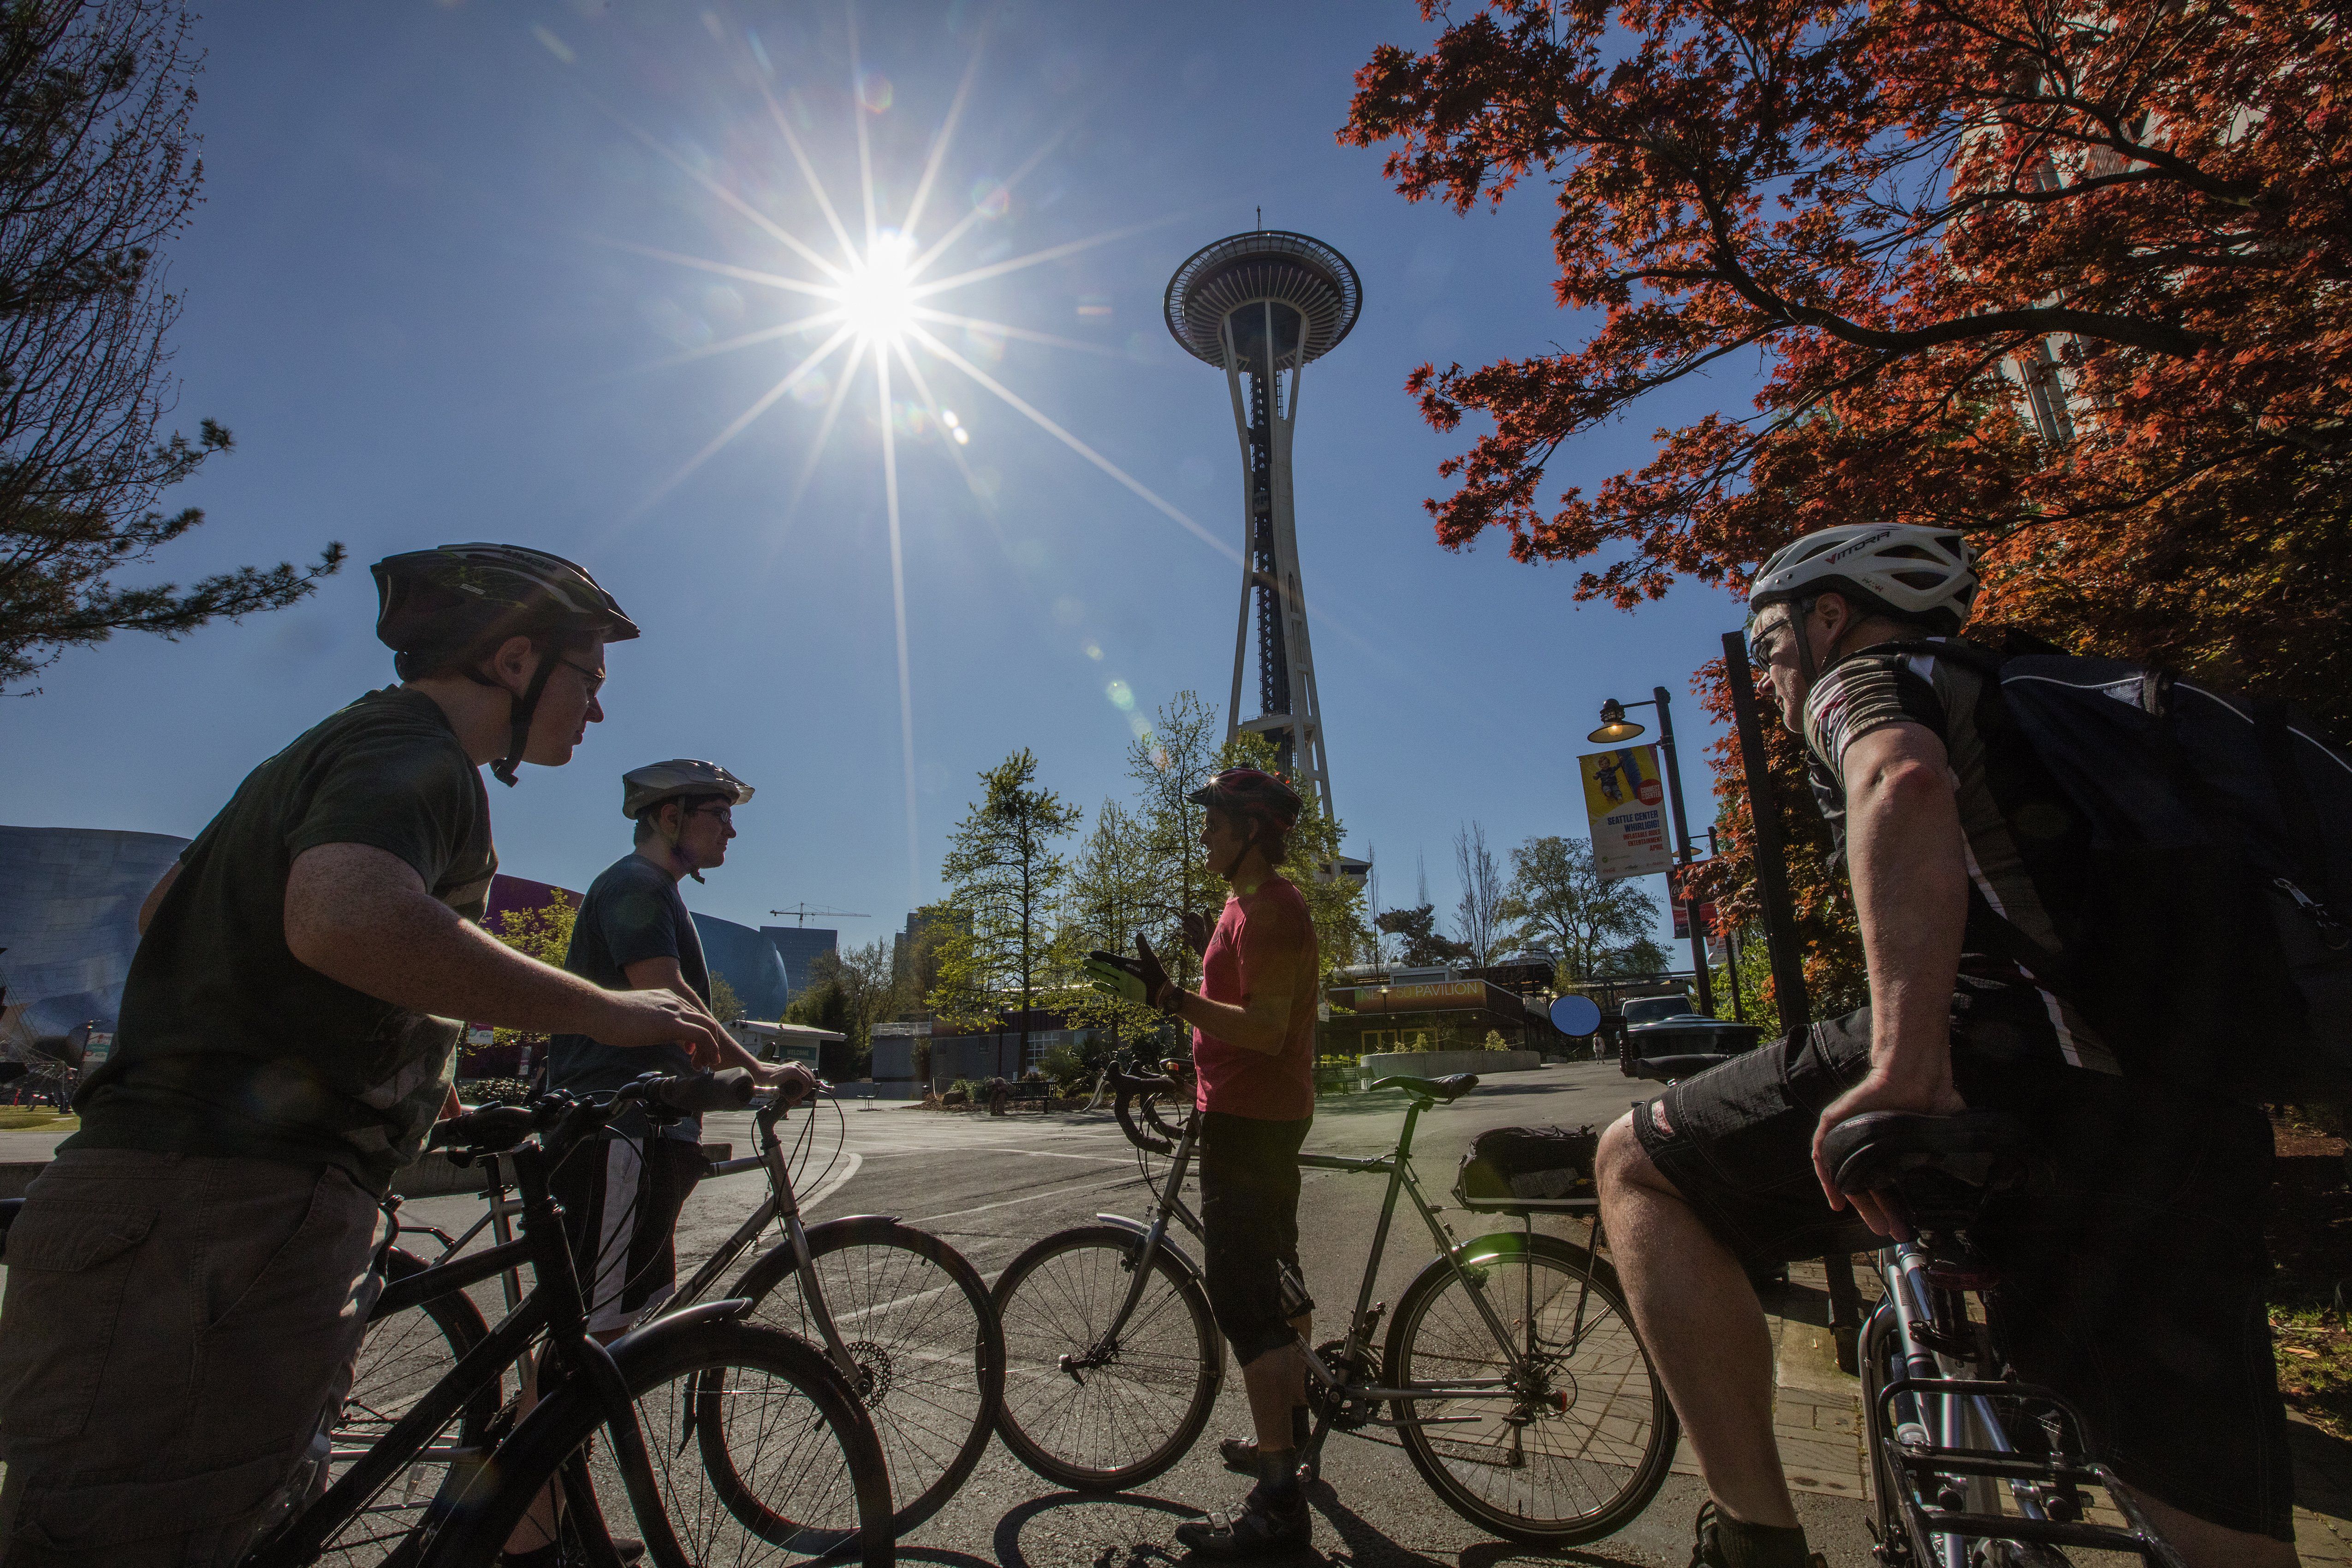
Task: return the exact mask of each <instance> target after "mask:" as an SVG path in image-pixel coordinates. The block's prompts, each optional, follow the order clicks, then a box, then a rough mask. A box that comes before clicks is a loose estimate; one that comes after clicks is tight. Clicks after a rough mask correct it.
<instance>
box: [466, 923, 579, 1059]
mask: <svg viewBox="0 0 2352 1568" xmlns="http://www.w3.org/2000/svg"><path fill="white" fill-rule="evenodd" d="M579 918H580V906H579V905H578V904H576V903H573V902H572V896H571V895H570V894H568V893H566V892H565V891H564V890H563V889H561V888H558V889H555V897H554V898H553V899H551V900H549V901H548V902H546V903H543V904H541V905H540V906H539V907H538V908H537V909H531V910H500V911H499V913H498V914H496V915H495V916H493V917H491V918H490V919H489V920H488V921H485V922H484V923H485V924H486V925H487V926H488V928H489V932H490V934H491V935H492V936H494V937H496V938H498V939H499V941H500V942H504V943H506V944H507V945H508V946H509V947H510V948H513V949H514V950H515V951H516V952H520V953H524V954H527V955H528V956H530V957H532V958H535V959H537V960H539V961H540V962H541V963H551V964H553V965H554V966H555V967H556V968H558V969H561V968H562V967H563V960H564V957H565V955H566V954H568V953H570V952H571V951H572V922H573V921H577V920H578V919H579ZM490 1043H491V1044H492V1045H494V1046H521V1047H525V1048H526V1049H529V1048H533V1047H540V1046H544V1045H545V1044H547V1037H546V1036H545V1035H541V1034H532V1033H529V1032H527V1031H524V1030H520V1029H504V1028H501V1029H495V1030H493V1031H491V1035H490Z"/></svg>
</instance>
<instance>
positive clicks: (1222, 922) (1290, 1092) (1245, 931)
mask: <svg viewBox="0 0 2352 1568" xmlns="http://www.w3.org/2000/svg"><path fill="white" fill-rule="evenodd" d="M1320 973H1322V964H1321V963H1320V961H1319V960H1318V956H1317V953H1316V949H1315V922H1314V921H1312V920H1310V919H1309V918H1308V916H1307V900H1306V899H1305V897H1304V896H1302V895H1301V894H1300V892H1299V891H1298V889H1297V888H1296V887H1294V886H1292V885H1291V884H1290V883H1289V882H1287V881H1286V880H1285V879H1282V878H1280V877H1272V878H1268V879H1266V881H1265V883H1263V884H1262V885H1260V886H1259V887H1258V888H1257V889H1255V890H1254V891H1252V892H1249V893H1246V894H1244V893H1235V894H1234V895H1233V896H1232V897H1231V898H1228V899H1227V900H1225V908H1224V912H1223V914H1221V915H1219V916H1218V917H1217V929H1216V932H1215V934H1213V936H1211V937H1210V938H1209V949H1208V951H1207V952H1204V953H1203V954H1202V956H1201V994H1202V996H1204V997H1206V998H1207V999H1208V1000H1210V1001H1212V1002H1223V1003H1225V1004H1227V1005H1232V1006H1240V1005H1243V1004H1244V1003H1245V1002H1246V1001H1247V1000H1248V999H1249V996H1250V994H1252V993H1253V992H1258V993H1264V994H1281V993H1287V994H1288V995H1289V997H1290V1020H1289V1027H1288V1028H1287V1029H1286V1031H1285V1033H1284V1036H1283V1045H1282V1049H1281V1051H1280V1052H1279V1053H1278V1054H1275V1055H1268V1054H1267V1053H1265V1052H1264V1051H1251V1050H1244V1049H1243V1048H1242V1047H1239V1046H1236V1045H1233V1044H1231V1043H1229V1042H1227V1041H1224V1040H1221V1039H1219V1038H1217V1037H1216V1036H1214V1035H1212V1034H1210V1033H1208V1032H1207V1031H1206V1030H1204V1029H1195V1030H1193V1031H1192V1061H1193V1065H1194V1066H1196V1067H1197V1068H1199V1069H1200V1090H1199V1101H1200V1108H1201V1109H1202V1110H1218V1111H1223V1112H1225V1113H1227V1114H1229V1115H1233V1116H1246V1117H1251V1118H1253V1119H1255V1120H1256V1121H1297V1120H1298V1119H1299V1118H1301V1117H1307V1116H1312V1115H1314V1114H1315V1015H1316V1000H1317V984H1316V983H1317V977H1318V975H1319V974H1320Z"/></svg>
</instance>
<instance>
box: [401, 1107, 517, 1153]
mask: <svg viewBox="0 0 2352 1568" xmlns="http://www.w3.org/2000/svg"><path fill="white" fill-rule="evenodd" d="M538 1125H539V1113H538V1112H536V1111H534V1110H531V1108H530V1106H528V1105H485V1106H483V1107H482V1108H481V1109H480V1110H467V1111H462V1112H460V1113H459V1114H457V1115H456V1116H452V1117H448V1118H446V1119H445V1120H443V1121H436V1122H435V1123H434V1124H433V1131H430V1132H428V1133H427V1134H425V1147H426V1148H427V1149H471V1150H475V1151H478V1152H497V1151H500V1150H506V1149H511V1148H513V1147H514V1146H515V1145H516V1144H518V1143H520V1142H522V1141H523V1140H524V1139H526V1138H528V1137H530V1134H531V1130H532V1129H533V1128H534V1127H536V1126H538Z"/></svg>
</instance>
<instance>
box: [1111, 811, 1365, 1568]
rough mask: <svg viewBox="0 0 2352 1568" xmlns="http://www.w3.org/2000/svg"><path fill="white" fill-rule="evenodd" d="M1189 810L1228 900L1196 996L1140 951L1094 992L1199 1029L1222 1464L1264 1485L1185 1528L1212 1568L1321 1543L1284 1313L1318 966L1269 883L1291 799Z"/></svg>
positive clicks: (1311, 1086) (1288, 906)
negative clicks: (1224, 1392) (1226, 1398)
mask: <svg viewBox="0 0 2352 1568" xmlns="http://www.w3.org/2000/svg"><path fill="white" fill-rule="evenodd" d="M1192 799H1193V801H1194V802H1196V803H1197V804H1199V805H1203V806H1205V807H1207V808H1208V809H1207V811H1206V814H1205V816H1206V822H1205V825H1204V826H1202V830H1201V845H1202V848H1204V849H1206V850H1207V851H1208V858H1209V866H1210V868H1211V869H1213V870H1214V871H1215V872H1216V873H1217V875H1219V876H1220V877H1222V878H1223V879H1224V880H1225V883H1226V886H1227V887H1228V888H1230V889H1232V893H1231V896H1230V897H1228V898H1227V899H1226V900H1225V907H1224V911H1223V913H1222V914H1221V915H1219V916H1218V918H1217V924H1216V929H1215V931H1214V932H1213V934H1212V935H1211V936H1210V937H1209V940H1208V944H1207V947H1206V949H1205V950H1204V951H1203V952H1202V958H1201V989H1200V991H1199V993H1198V994H1194V993H1192V992H1190V991H1186V990H1184V989H1183V988H1182V987H1181V986H1179V985H1177V984H1175V983H1174V982H1172V981H1171V980H1170V979H1169V978H1168V973H1167V971H1166V970H1165V969H1163V968H1162V967H1161V966H1160V961H1159V959H1158V958H1157V957H1155V956H1154V955H1153V953H1152V952H1151V948H1150V943H1148V942H1142V941H1141V940H1140V939H1138V942H1137V946H1138V949H1139V952H1140V955H1141V961H1140V963H1134V964H1133V967H1132V969H1128V968H1126V966H1124V965H1122V966H1121V968H1120V970H1118V971H1113V970H1108V969H1105V970H1103V971H1101V972H1099V974H1098V977H1099V978H1102V979H1104V980H1106V981H1113V982H1114V984H1116V981H1115V980H1114V976H1116V975H1118V974H1120V973H1125V974H1127V975H1129V976H1130V977H1131V978H1129V980H1128V981H1127V984H1124V985H1120V986H1119V987H1118V988H1119V989H1121V990H1122V992H1124V993H1125V994H1129V995H1131V996H1132V997H1133V998H1134V999H1135V1000H1138V1001H1142V1000H1147V999H1148V1000H1149V1001H1150V1003H1151V1004H1152V1005H1156V1006H1158V1007H1159V1008H1160V1011H1162V1012H1164V1013H1173V1014H1175V1015H1177V1016H1180V1017H1181V1018H1182V1019H1183V1020H1184V1021H1185V1022H1186V1023H1188V1024H1191V1025H1192V1026H1193V1029H1192V1062H1193V1065H1194V1067H1195V1068H1198V1069H1199V1074H1200V1089H1199V1104H1200V1108H1201V1110H1202V1112H1203V1115H1202V1138H1201V1164H1200V1173H1201V1222H1202V1227H1203V1229H1204V1230H1205V1231H1206V1233H1207V1236H1206V1243H1207V1245H1206V1251H1207V1255H1208V1257H1207V1261H1208V1287H1209V1303H1210V1305H1211V1306H1212V1307H1213V1309H1214V1310H1215V1311H1216V1315H1217V1326H1218V1328H1220V1329H1221V1330H1223V1332H1224V1336H1225V1339H1226V1340H1227V1342H1230V1343H1231V1344H1232V1345H1233V1347H1234V1361H1235V1362H1236V1363H1239V1364H1240V1366H1241V1369H1242V1381H1243V1382H1244V1384H1246V1385H1247V1387H1248V1390H1249V1403H1250V1416H1251V1420H1252V1423H1253V1424H1254V1425H1255V1426H1256V1428H1257V1438H1256V1441H1255V1442H1246V1441H1243V1440H1239V1439H1233V1438H1228V1439H1227V1440H1226V1441H1225V1443H1224V1445H1223V1451H1224V1454H1225V1458H1226V1462H1227V1463H1228V1464H1231V1465H1233V1466H1234V1468H1239V1469H1243V1470H1244V1471H1255V1474H1256V1475H1257V1478H1258V1482H1257V1485H1256V1486H1255V1488H1253V1489H1251V1491H1250V1494H1249V1496H1248V1498H1247V1499H1245V1500H1244V1502H1243V1504H1242V1508H1241V1510H1240V1511H1239V1512H1238V1513H1236V1514H1234V1515H1233V1516H1231V1517H1230V1518H1228V1519H1225V1520H1223V1521H1220V1520H1217V1519H1214V1518H1212V1519H1210V1520H1206V1521H1190V1522H1187V1523H1184V1524H1181V1525H1179V1526H1177V1529H1176V1538H1177V1539H1178V1540H1179V1541H1181V1542H1183V1543H1184V1544H1185V1545H1186V1546H1189V1547H1191V1548H1192V1549H1193V1550H1194V1551H1196V1552H1202V1554H1204V1555H1208V1556H1215V1557H1248V1556H1256V1555H1258V1554H1260V1553H1264V1552H1289V1551H1294V1550H1297V1548H1300V1547H1303V1546H1306V1545H1307V1544H1309V1543H1310V1542H1311V1541H1312V1539H1313V1516H1312V1515H1311V1514H1310V1513H1309V1512H1308V1511H1307V1498H1306V1495H1305V1494H1304V1492H1303V1491H1301V1489H1300V1488H1299V1477H1298V1449H1299V1447H1300V1445H1301V1444H1302V1443H1304V1442H1305V1440H1306V1438H1307V1373H1306V1363H1305V1362H1304V1360H1302V1359H1301V1357H1300V1355H1299V1353H1298V1335H1299V1333H1300V1332H1301V1331H1302V1329H1303V1325H1304V1324H1305V1322H1306V1321H1307V1320H1306V1309H1307V1306H1309V1305H1311V1303H1305V1302H1304V1297H1303V1293H1302V1296H1301V1299H1300V1300H1298V1301H1294V1302H1291V1303H1287V1304H1286V1303H1285V1301H1284V1300H1283V1294H1284V1292H1283V1286H1282V1269H1283V1267H1284V1266H1285V1265H1287V1266H1288V1267H1289V1268H1290V1269H1291V1270H1292V1272H1293V1274H1294V1275H1296V1273H1297V1269H1298V1164H1297V1160H1298V1146H1299V1143H1300V1142H1302V1141H1303V1140H1304V1139H1305V1138H1306V1136H1307V1126H1308V1125H1309V1123H1311V1122H1312V1121H1314V1119H1315V1022H1316V993H1317V983H1318V977H1319V975H1320V973H1321V964H1320V963H1319V962H1318V956H1317V953H1316V948H1315V926H1314V922H1313V921H1310V920H1309V919H1308V918H1307V900H1306V899H1305V898H1304V897H1302V896H1301V895H1300V893H1299V891H1298V889H1297V887H1296V886H1294V885H1293V884H1292V883H1290V882H1289V881H1287V880H1286V879H1283V878H1282V877H1279V876H1277V875H1276V874H1275V869H1274V868H1275V867H1276V866H1278V865H1280V864H1281V863H1282V861H1283V859H1284V858H1285V856H1286V853H1287V848H1288V847H1287V845H1286V841H1285V839H1286V835H1287V834H1288V833H1289V831H1290V829H1291V828H1292V827H1294V826H1297V822H1298V810H1299V802H1298V796H1297V795H1295V794H1294V793H1292V791H1291V788H1290V786H1289V785H1288V784H1284V783H1283V782H1282V781H1281V780H1280V779H1278V778H1276V777H1275V776H1274V775H1273V774H1271V773H1260V772H1258V771H1257V770H1256V769H1255V768H1232V769H1228V770H1227V771H1225V772H1224V773H1219V774H1218V775H1217V776H1216V778H1215V779H1214V780H1213V781H1212V782H1211V783H1210V784H1209V785H1208V786H1207V787H1206V788H1204V789H1202V790H1199V791H1196V792H1195V793H1194V794H1193V795H1192ZM1196 940H1197V939H1196ZM1103 956H1105V957H1108V954H1106V955H1103ZM1129 986H1132V989H1131V990H1129V989H1128V987H1129Z"/></svg>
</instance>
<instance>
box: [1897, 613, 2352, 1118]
mask: <svg viewBox="0 0 2352 1568" xmlns="http://www.w3.org/2000/svg"><path fill="white" fill-rule="evenodd" d="M1893 648H1895V649H1900V650H1902V651H1905V652H1909V653H1917V654H1925V655H1927V656H1928V657H1930V658H1948V659H1952V660H1954V661H1955V662H1958V663H1959V664H1962V665H1965V666H1967V667H1969V668H1972V669H1975V670H1977V671H1978V672H1979V673H1980V674H1982V675H1984V676H1985V677H1986V678H1987V679H1986V680H1985V684H1984V696H1983V699H1982V700H1981V701H1980V702H1979V707H1978V710H1977V714H1976V719H1977V723H1978V728H1979V731H1980V732H1981V733H1982V734H1983V735H1984V737H1985V740H1986V744H1987V747H1988V752H1989V757H1988V775H1989V778H1990V784H1991V786H1992V790H1993V795H1994V797H1995V799H1996V800H1997V801H1998V803H1999V805H2000V810H2001V814H2002V817H2003V819H2004V821H2005V822H2006V823H2007V824H2008V826H2009V828H2010V832H2011V836H2012V837H2014V838H2015V840H2016V842H2017V845H2018V848H2019V850H2020V852H2021V854H2022V856H2023V857H2024V859H2025V862H2026V868H2027V871H2028V873H2029V874H2030V875H2031V876H2032V879H2033V881H2034V883H2035V889H2036V891H2037V892H2038V893H2040V894H2041V895H2042V901H2043V903H2044V904H2045V906H2046V907H2048V908H2049V909H2050V910H2051V911H2052V914H2053V918H2054V919H2055V920H2056V921H2057V923H2058V929H2059V932H2060V938H2061V940H2060V945H2059V948H2058V949H2057V950H2056V951H2053V950H2051V949H2050V948H2048V947H2046V946H2044V945H2043V944H2042V943H2040V942H2035V941H2034V940H2033V939H2032V937H2030V936H2028V935H2027V934H2026V933H2025V932H2024V931H2020V930H2018V928H2016V927H2015V926H2013V925H2011V924H2009V922H2008V921H2004V920H2001V919H2000V916H1999V915H1998V914H1997V913H1996V912H1994V911H1993V910H1991V909H1990V907H1989V906H1988V905H1987V904H1986V903H1985V901H1984V899H1983V896H1982V894H1981V893H1979V892H1977V891H1975V890H1974V889H1972V890H1971V893H1970V900H1971V905H1972V910H1973V912H1974V913H1975V914H1976V915H1977V917H1978V921H1979V929H1990V930H1993V931H2000V932H2001V933H2003V940H2004V941H2005V942H2006V944H2007V951H2006V952H2003V953H2001V954H2000V956H2003V957H2006V958H2009V959H2011V960H2012V961H2013V962H2015V963H2019V964H2021V965H2022V966H2023V967H2024V968H2025V969H2026V970H2027V971H2028V972H2029V973H2032V975H2033V976H2034V978H2035V979H2036V980H2038V981H2040V982H2041V983H2042V984H2044V985H2046V986H2047V987H2048V988H2049V989H2050V990H2052V991H2053V992H2055V993H2056V994H2059V995H2061V996H2063V997H2064V998H2065V999H2066V1000H2067V1001H2069V1002H2071V1003H2072V1004H2074V1006H2075V1007H2077V1008H2078V1009H2079V1010H2080V1011H2081V1012H2082V1014H2083V1015H2084V1017H2085V1018H2086V1019H2087V1020H2088V1021H2089V1022H2090V1023H2091V1025H2092V1026H2094V1027H2095V1028H2096V1029H2097V1030H2098V1031H2099V1032H2100V1034H2101V1035H2102V1036H2103V1037H2105V1040H2106V1043H2107V1045H2108V1046H2109V1047H2110V1048H2111V1049H2113V1050H2114V1051H2115V1053H2116V1058H2117V1059H2118V1060H2119V1061H2120V1062H2121V1063H2122V1064H2123V1066H2124V1068H2125V1070H2126V1072H2127V1073H2148V1074H2153V1075H2155V1076H2158V1077H2161V1078H2164V1079H2168V1080H2170V1081H2173V1082H2176V1083H2179V1084H2182V1085H2185V1086H2189V1087H2194V1088H2199V1089H2210V1090H2214V1091H2217V1092H2224V1093H2230V1094H2235V1095H2252V1096H2263V1097H2271V1096H2278V1095H2284V1094H2294V1093H2307V1092H2311V1091H2314V1090H2317V1091H2320V1092H2340V1091H2342V1090H2343V1089H2346V1088H2347V1086H2352V759H2348V758H2347V755H2346V753H2345V752H2344V751H2343V750H2342V749H2341V748H2339V747H2337V746H2336V745H2335V744H2334V743H2332V742H2329V741H2328V740H2326V739H2325V738H2323V737H2322V736H2321V735H2320V733H2319V731H2318V730H2317V728H2316V726H2315V725H2314V724H2313V723H2312V722H2311V721H2310V720H2309V719H2307V718H2306V717H2305V716H2304V715H2303V714H2301V713H2300V712H2298V711H2297V710H2294V709H2293V708H2291V707H2289V706H2287V705H2286V704H2284V703H2281V702H2275V701H2267V700H2258V699H2252V698H2245V697H2240V696H2235V695H2229V694H2224V693H2221V692H2217V691H2212V690H2209V689H2206V688H2204V687H2201V686H2197V685H2193V684H2191V683H2190V682H2189V681H2187V680H2184V679H2180V678H2179V677H2178V676H2175V675H2172V674H2170V673H2168V672H2166V671H2163V670H2158V669H2151V668H2147V666H2144V665H2137V664H2131V663H2127V662H2125V661H2123V660H2120V659H2109V658H2084V657H2078V656H2074V655H2070V654H2065V653H2061V652H2057V651H2055V650H2053V649H2051V648H2049V647H2048V645H2046V644H2041V643H2037V642H2034V641H2033V640H2032V639H2030V638H2021V637H2019V638H2013V639H2012V640H2011V642H2010V643H2009V644H2008V645H2007V646H2006V647H2004V648H2003V649H2001V650H2000V651H1994V650H1990V649H1987V648H1984V647H1978V646H1975V645H1972V644H1968V643H1956V642H1912V643H1898V644H1895V645H1893Z"/></svg>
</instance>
